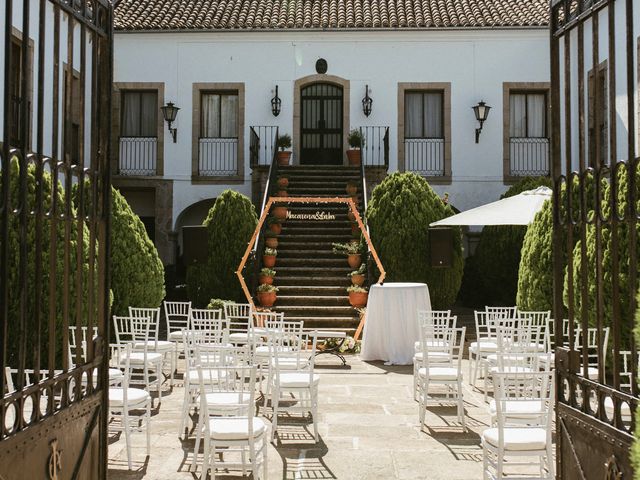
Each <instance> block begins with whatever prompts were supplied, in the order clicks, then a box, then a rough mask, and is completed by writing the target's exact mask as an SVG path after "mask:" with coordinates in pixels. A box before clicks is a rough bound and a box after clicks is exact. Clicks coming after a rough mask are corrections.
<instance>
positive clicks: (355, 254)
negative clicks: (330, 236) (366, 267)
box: [332, 243, 362, 268]
mask: <svg viewBox="0 0 640 480" xmlns="http://www.w3.org/2000/svg"><path fill="white" fill-rule="evenodd" d="M332 246H333V253H336V254H338V255H346V256H347V262H348V263H349V266H350V267H351V268H359V267H360V265H361V264H362V257H361V255H360V244H359V243H334V244H332Z"/></svg>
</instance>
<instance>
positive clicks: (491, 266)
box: [474, 177, 551, 305]
mask: <svg viewBox="0 0 640 480" xmlns="http://www.w3.org/2000/svg"><path fill="white" fill-rule="evenodd" d="M541 186H546V187H551V179H550V178H549V177H524V178H522V179H521V180H520V181H519V182H518V183H516V184H514V185H512V186H511V187H510V188H509V189H508V190H507V191H506V192H505V193H504V194H503V195H502V196H501V197H500V199H503V198H507V197H512V196H514V195H518V194H519V193H522V192H524V191H527V190H533V189H535V188H538V187H541ZM526 231H527V227H526V226H521V225H490V226H486V227H484V228H483V229H482V235H481V236H480V242H479V243H478V247H477V249H476V252H475V255H474V256H475V257H476V260H475V261H476V263H477V268H478V271H479V272H480V274H481V275H480V276H479V277H478V278H477V281H478V282H476V283H479V285H476V288H479V290H480V291H481V292H482V294H483V296H484V304H485V305H514V304H515V303H516V292H517V285H518V269H519V267H520V251H521V250H522V243H523V240H524V236H525V233H526Z"/></svg>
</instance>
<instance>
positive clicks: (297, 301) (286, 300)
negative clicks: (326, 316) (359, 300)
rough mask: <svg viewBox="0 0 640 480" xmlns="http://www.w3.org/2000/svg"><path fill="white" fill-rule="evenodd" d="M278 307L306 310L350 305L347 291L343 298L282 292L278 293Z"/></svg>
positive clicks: (344, 291)
mask: <svg viewBox="0 0 640 480" xmlns="http://www.w3.org/2000/svg"><path fill="white" fill-rule="evenodd" d="M277 301H278V306H280V307H284V306H287V307H293V306H302V307H304V308H307V307H311V306H316V307H318V306H326V307H346V306H350V305H349V297H348V296H347V292H346V290H343V296H337V295H306V296H302V295H283V294H282V292H281V291H280V292H278V300H277Z"/></svg>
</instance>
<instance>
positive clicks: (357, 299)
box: [349, 292, 369, 308]
mask: <svg viewBox="0 0 640 480" xmlns="http://www.w3.org/2000/svg"><path fill="white" fill-rule="evenodd" d="M368 297H369V293H368V292H349V303H350V304H351V306H352V307H354V308H362V307H365V306H366V305H367V298H368Z"/></svg>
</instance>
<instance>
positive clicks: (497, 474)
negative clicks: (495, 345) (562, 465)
mask: <svg viewBox="0 0 640 480" xmlns="http://www.w3.org/2000/svg"><path fill="white" fill-rule="evenodd" d="M553 375H554V374H553V373H552V372H549V371H546V372H517V373H513V372H510V373H496V374H495V378H494V380H495V383H496V398H495V408H496V414H495V424H496V426H494V427H491V428H488V429H486V430H485V431H484V432H482V450H483V478H484V479H485V480H488V479H498V478H504V475H505V473H504V467H505V460H506V459H507V458H509V459H510V460H509V461H508V463H507V465H508V466H519V467H523V466H526V465H530V466H537V467H538V468H539V476H536V477H535V478H541V479H548V480H551V479H555V470H554V460H553V443H552V431H551V421H552V416H553V402H554V381H553V380H554V379H553ZM512 458H515V459H518V458H520V459H523V460H520V461H518V462H516V461H512V460H511V459H512ZM524 459H526V460H529V461H524ZM528 478H533V477H528Z"/></svg>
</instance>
